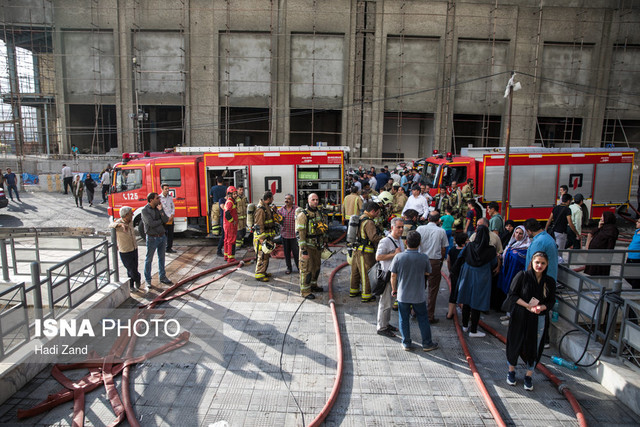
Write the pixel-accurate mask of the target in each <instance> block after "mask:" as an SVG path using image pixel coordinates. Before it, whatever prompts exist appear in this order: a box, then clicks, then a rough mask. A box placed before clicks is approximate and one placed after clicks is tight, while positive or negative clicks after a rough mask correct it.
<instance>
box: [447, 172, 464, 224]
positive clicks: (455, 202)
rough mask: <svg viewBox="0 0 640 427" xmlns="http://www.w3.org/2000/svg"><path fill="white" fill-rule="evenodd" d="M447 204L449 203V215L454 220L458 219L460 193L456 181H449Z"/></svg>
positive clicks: (460, 203) (460, 201)
mask: <svg viewBox="0 0 640 427" xmlns="http://www.w3.org/2000/svg"><path fill="white" fill-rule="evenodd" d="M449 202H450V203H451V213H452V214H453V216H454V217H456V218H460V209H461V207H462V191H460V187H458V182H457V181H451V189H450V191H449Z"/></svg>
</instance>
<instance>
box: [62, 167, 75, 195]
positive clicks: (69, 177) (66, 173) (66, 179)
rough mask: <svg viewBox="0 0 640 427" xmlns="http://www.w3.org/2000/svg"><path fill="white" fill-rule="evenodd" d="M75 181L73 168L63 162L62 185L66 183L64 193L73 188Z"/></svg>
mask: <svg viewBox="0 0 640 427" xmlns="http://www.w3.org/2000/svg"><path fill="white" fill-rule="evenodd" d="M72 182H73V174H72V173H71V168H70V167H69V166H67V164H66V163H63V164H62V185H64V194H69V191H68V188H71V183H72Z"/></svg>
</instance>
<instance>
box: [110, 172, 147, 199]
mask: <svg viewBox="0 0 640 427" xmlns="http://www.w3.org/2000/svg"><path fill="white" fill-rule="evenodd" d="M140 187H142V169H118V172H117V174H116V192H118V193H120V192H123V191H131V190H137V189H138V188H140Z"/></svg>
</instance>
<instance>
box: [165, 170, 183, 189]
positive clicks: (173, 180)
mask: <svg viewBox="0 0 640 427" xmlns="http://www.w3.org/2000/svg"><path fill="white" fill-rule="evenodd" d="M160 183H161V184H169V186H170V187H180V186H181V185H182V183H181V181H180V168H164V169H160Z"/></svg>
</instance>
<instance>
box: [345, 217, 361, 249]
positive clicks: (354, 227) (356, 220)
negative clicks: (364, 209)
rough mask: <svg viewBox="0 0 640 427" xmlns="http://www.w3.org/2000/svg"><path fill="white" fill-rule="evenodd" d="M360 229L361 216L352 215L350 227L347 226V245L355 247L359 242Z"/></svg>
mask: <svg viewBox="0 0 640 427" xmlns="http://www.w3.org/2000/svg"><path fill="white" fill-rule="evenodd" d="M359 228H360V216H359V215H352V216H351V218H349V225H348V226H347V243H348V244H350V245H355V244H356V243H357V242H358V229H359Z"/></svg>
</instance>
